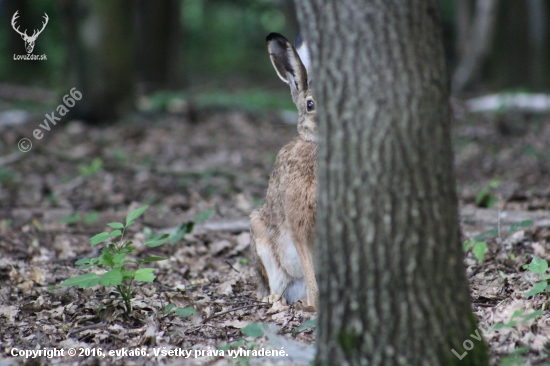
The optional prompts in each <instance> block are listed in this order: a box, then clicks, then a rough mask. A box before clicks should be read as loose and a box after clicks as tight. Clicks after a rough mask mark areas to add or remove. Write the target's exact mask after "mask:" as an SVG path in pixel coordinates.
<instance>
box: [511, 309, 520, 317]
mask: <svg viewBox="0 0 550 366" xmlns="http://www.w3.org/2000/svg"><path fill="white" fill-rule="evenodd" d="M520 315H523V310H521V309H520V310H516V311H514V313H513V314H512V317H511V318H510V320H512V319H514V318H516V317H518V316H520Z"/></svg>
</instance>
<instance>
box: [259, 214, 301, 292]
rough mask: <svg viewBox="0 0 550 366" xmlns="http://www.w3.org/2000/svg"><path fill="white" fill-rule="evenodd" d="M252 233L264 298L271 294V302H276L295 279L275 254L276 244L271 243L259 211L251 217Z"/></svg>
mask: <svg viewBox="0 0 550 366" xmlns="http://www.w3.org/2000/svg"><path fill="white" fill-rule="evenodd" d="M250 233H251V239H252V242H251V245H252V254H253V256H254V259H255V262H256V263H255V266H256V271H257V272H258V275H259V277H260V282H261V285H263V289H262V290H261V291H262V296H265V295H267V294H269V295H270V300H276V297H281V296H283V294H284V293H285V290H286V289H287V287H288V285H289V283H291V282H292V280H293V279H292V278H291V277H290V276H289V275H288V273H286V271H285V270H284V269H283V268H282V267H281V263H280V260H279V258H278V256H277V255H276V253H275V250H276V248H275V243H273V242H272V241H271V239H270V237H269V235H268V230H267V227H266V225H265V223H264V221H263V219H262V217H261V215H260V213H259V212H258V211H254V212H253V213H252V214H251V215H250ZM285 297H286V296H285Z"/></svg>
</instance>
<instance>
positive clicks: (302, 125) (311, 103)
mask: <svg viewBox="0 0 550 366" xmlns="http://www.w3.org/2000/svg"><path fill="white" fill-rule="evenodd" d="M266 41H267V50H268V51H269V57H270V58H271V63H272V64H273V67H274V68H275V71H277V75H279V77H280V78H281V80H282V81H284V82H285V83H287V84H288V85H290V91H291V93H292V100H293V101H294V104H296V107H298V134H299V135H300V137H301V138H302V139H304V140H308V141H316V139H317V111H316V106H315V99H314V98H313V90H312V89H311V85H310V84H311V77H310V76H311V72H310V70H311V66H310V59H311V58H310V56H309V50H308V48H307V45H306V43H305V42H303V41H302V38H301V37H300V36H299V35H298V36H297V37H296V40H295V42H294V44H295V46H296V48H294V47H293V46H292V45H291V44H290V42H288V40H287V39H286V38H285V37H283V36H282V35H280V34H278V33H270V34H269V35H268V36H267V39H266Z"/></svg>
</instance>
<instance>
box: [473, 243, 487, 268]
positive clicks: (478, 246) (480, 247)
mask: <svg viewBox="0 0 550 366" xmlns="http://www.w3.org/2000/svg"><path fill="white" fill-rule="evenodd" d="M486 250H487V243H486V242H484V241H481V242H477V243H475V244H474V247H473V249H472V253H474V255H475V257H476V258H477V260H478V261H479V262H480V263H481V262H483V257H484V256H485V251H486Z"/></svg>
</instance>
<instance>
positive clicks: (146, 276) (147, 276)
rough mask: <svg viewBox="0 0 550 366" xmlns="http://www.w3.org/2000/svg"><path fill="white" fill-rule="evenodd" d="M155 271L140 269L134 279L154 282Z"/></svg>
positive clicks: (152, 269)
mask: <svg viewBox="0 0 550 366" xmlns="http://www.w3.org/2000/svg"><path fill="white" fill-rule="evenodd" d="M154 270H155V268H140V269H138V270H137V271H136V274H135V275H134V279H135V280H136V281H143V282H153V280H154V279H155V275H154V274H153V271H154Z"/></svg>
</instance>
